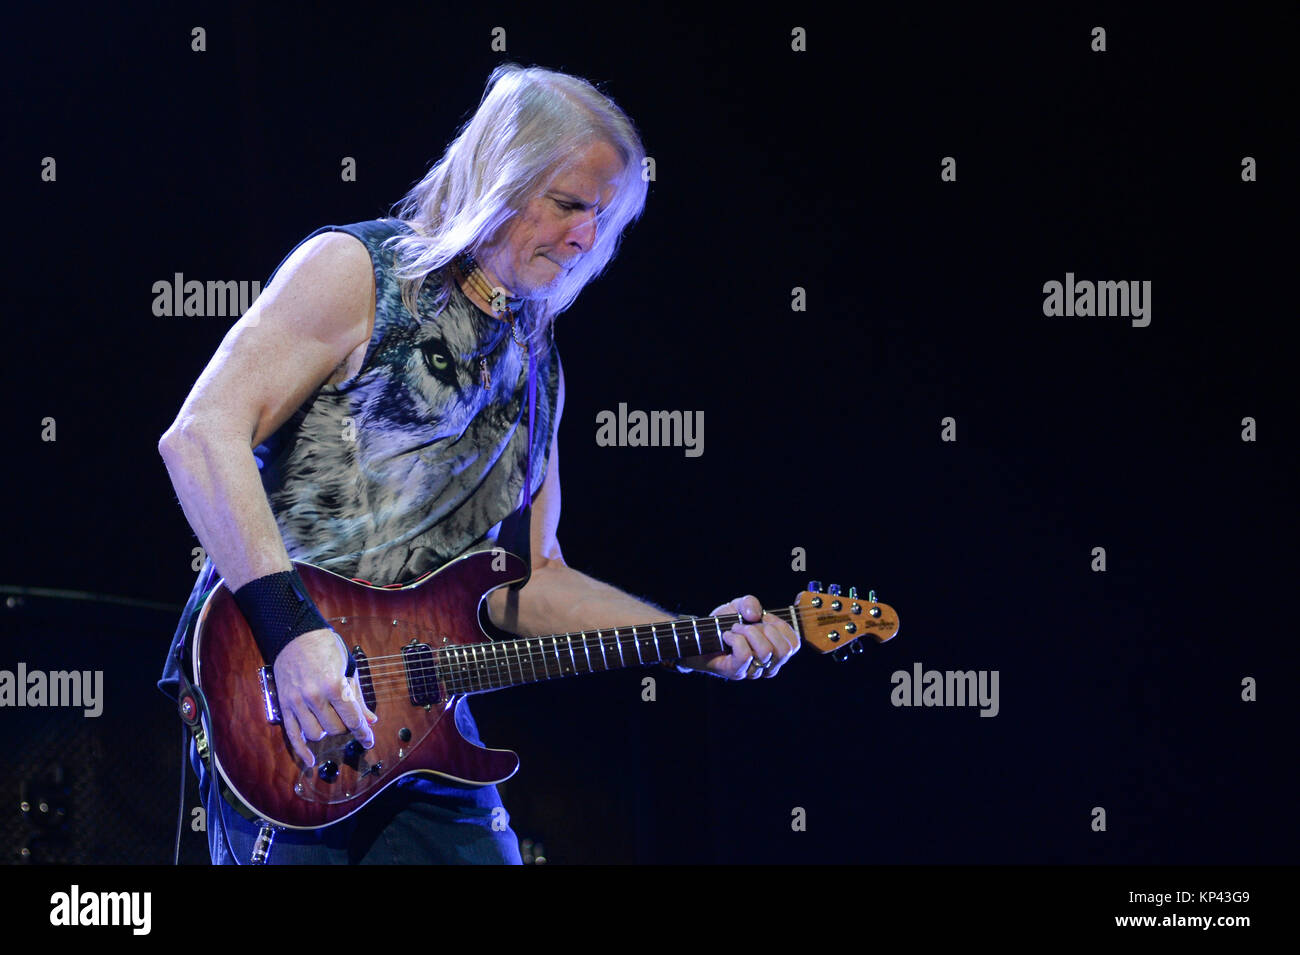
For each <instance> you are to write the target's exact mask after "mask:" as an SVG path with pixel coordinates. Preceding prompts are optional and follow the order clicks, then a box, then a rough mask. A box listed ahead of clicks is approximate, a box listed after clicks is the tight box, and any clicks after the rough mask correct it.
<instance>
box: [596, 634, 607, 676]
mask: <svg viewBox="0 0 1300 955" xmlns="http://www.w3.org/2000/svg"><path fill="white" fill-rule="evenodd" d="M596 633H598V634H600V662H601V664H602V665H603V666H604V667H605V669H606V670H608V669H609V660H607V659H606V658H605V631H604V630H597V631H596Z"/></svg>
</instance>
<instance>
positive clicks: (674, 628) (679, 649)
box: [668, 620, 682, 660]
mask: <svg viewBox="0 0 1300 955" xmlns="http://www.w3.org/2000/svg"><path fill="white" fill-rule="evenodd" d="M668 626H670V627H671V628H672V631H673V646H674V647H675V648H676V649H677V659H678V660H680V659H681V658H682V645H681V644H680V643H678V642H677V621H675V620H674V621H673V622H672V623H670V624H669V625H668Z"/></svg>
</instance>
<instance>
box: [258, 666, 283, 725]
mask: <svg viewBox="0 0 1300 955" xmlns="http://www.w3.org/2000/svg"><path fill="white" fill-rule="evenodd" d="M257 681H258V683H260V684H261V685H262V709H263V712H265V714H266V721H267V722H268V723H272V724H275V723H279V722H280V699H279V697H277V696H276V695H275V674H274V673H272V672H271V668H270V667H261V668H260V669H259V670H258V671H257Z"/></svg>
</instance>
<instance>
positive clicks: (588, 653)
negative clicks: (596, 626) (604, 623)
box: [582, 630, 600, 673]
mask: <svg viewBox="0 0 1300 955" xmlns="http://www.w3.org/2000/svg"><path fill="white" fill-rule="evenodd" d="M596 632H597V633H600V631H599V630H597V631H596ZM582 652H583V655H584V656H586V658H587V672H588V673H594V672H595V670H593V669H592V666H591V650H590V648H589V647H588V646H587V635H586V633H584V634H583V635H582Z"/></svg>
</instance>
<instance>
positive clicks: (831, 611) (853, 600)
mask: <svg viewBox="0 0 1300 955" xmlns="http://www.w3.org/2000/svg"><path fill="white" fill-rule="evenodd" d="M794 612H795V614H796V615H797V618H798V621H799V632H800V633H801V634H803V638H804V641H805V642H806V643H809V644H811V645H812V646H813V647H814V648H815V649H816V650H817V651H818V652H819V653H829V654H830V655H831V656H832V657H833V658H834V659H836V660H838V661H840V662H843V661H844V660H845V659H846V658H847V657H848V655H849V654H850V653H861V652H862V647H863V644H861V643H859V642H858V641H859V640H860V638H862V637H865V636H868V635H869V636H870V637H871V638H872V639H873V640H875V642H876V643H884V642H885V641H886V640H890V639H892V638H893V637H894V635H895V634H896V633H898V613H897V612H896V611H895V610H894V608H893V607H891V606H889V604H882V603H880V602H879V601H878V600H876V592H875V591H874V590H873V591H870V592H869V593H868V594H867V597H866V599H863V598H860V597H859V596H858V590H857V588H856V587H850V588H849V592H848V593H847V594H844V595H841V594H840V588H839V585H837V584H831V585H830V586H829V587H827V588H826V592H825V593H822V586H821V583H820V582H819V581H816V580H814V581H812V582H810V583H809V584H808V589H807V590H805V591H804V592H803V593H801V594H800V595H799V596H798V598H797V599H796V600H795V602H794Z"/></svg>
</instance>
